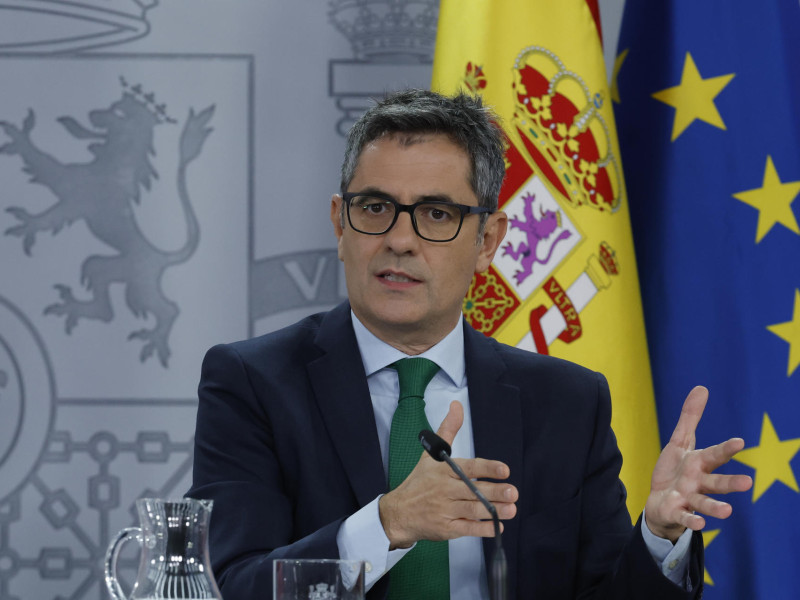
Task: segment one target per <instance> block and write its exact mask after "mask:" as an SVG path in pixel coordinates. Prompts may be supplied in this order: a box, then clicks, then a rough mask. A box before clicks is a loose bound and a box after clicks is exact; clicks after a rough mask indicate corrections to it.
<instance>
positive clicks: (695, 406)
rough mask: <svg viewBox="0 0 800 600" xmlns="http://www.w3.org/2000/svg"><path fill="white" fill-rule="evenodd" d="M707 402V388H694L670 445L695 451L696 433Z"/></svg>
mask: <svg viewBox="0 0 800 600" xmlns="http://www.w3.org/2000/svg"><path fill="white" fill-rule="evenodd" d="M707 401H708V390H707V389H706V388H704V387H703V386H701V385H698V386H696V387H694V388H692V391H691V392H689V395H688V396H686V400H684V402H683V408H682V409H681V416H680V418H679V419H678V424H677V425H676V426H675V431H673V432H672V438H670V443H672V444H676V445H677V446H679V447H681V448H688V449H690V450H693V449H694V439H695V438H694V433H695V431H696V430H697V424H698V423H699V422H700V417H702V416H703V410H704V409H705V407H706V402H707Z"/></svg>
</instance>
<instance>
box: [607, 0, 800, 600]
mask: <svg viewBox="0 0 800 600" xmlns="http://www.w3.org/2000/svg"><path fill="white" fill-rule="evenodd" d="M799 32H800V3H798V0H761V1H760V2H750V1H747V0H716V1H712V0H705V1H703V2H698V1H697V0H671V1H670V0H664V1H662V2H636V1H634V0H629V1H628V2H627V5H626V9H625V15H624V19H623V25H622V34H621V37H620V43H619V55H618V58H617V62H616V68H615V77H614V84H615V85H614V87H613V91H612V96H613V97H614V100H615V102H616V103H617V104H616V115H617V122H618V132H619V139H620V146H621V149H622V158H623V166H624V169H625V179H626V183H627V186H628V198H629V201H630V209H631V218H632V224H633V234H634V241H635V244H636V255H637V261H638V263H639V275H640V280H641V286H642V294H643V301H644V310H645V317H646V325H647V337H648V345H649V348H650V357H651V364H652V368H653V377H654V385H655V393H656V404H657V409H658V416H659V426H660V430H661V438H662V441H666V440H667V439H668V437H669V435H670V434H671V432H672V429H673V427H674V426H675V423H676V422H677V420H678V415H679V411H680V407H681V404H682V402H683V399H684V397H685V396H686V394H687V392H688V391H689V390H690V389H691V388H692V386H694V385H696V384H703V385H706V386H707V387H708V388H709V389H710V392H711V397H710V400H709V405H708V408H707V409H706V413H705V416H704V418H703V420H702V421H701V423H700V426H699V429H698V438H697V444H698V446H706V445H710V444H714V443H717V442H720V441H722V440H724V439H727V438H729V437H733V436H740V437H743V438H744V439H745V443H746V448H745V450H744V451H742V452H741V453H740V454H739V455H737V457H736V461H732V462H731V463H730V464H729V465H727V466H725V467H723V468H722V469H721V470H722V472H728V473H732V472H745V473H750V474H752V475H753V477H754V480H755V481H754V486H753V489H752V490H751V491H750V492H747V493H745V494H736V495H734V496H733V497H729V498H726V500H728V501H730V502H731V503H732V505H733V515H732V516H731V517H730V518H729V519H727V520H724V521H717V520H713V519H709V520H708V524H707V527H706V531H705V533H704V537H705V542H706V593H705V596H704V597H706V598H711V599H724V600H731V599H741V600H754V599H767V598H769V599H770V600H778V599H789V598H792V599H796V598H798V597H800V558H798V557H800V489H799V488H798V479H797V478H798V475H800V455H799V454H798V450H800V227H799V226H798V221H800V199H798V197H799V196H800V33H799ZM737 461H738V462H737Z"/></svg>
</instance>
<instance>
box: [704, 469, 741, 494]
mask: <svg viewBox="0 0 800 600" xmlns="http://www.w3.org/2000/svg"><path fill="white" fill-rule="evenodd" d="M752 486H753V479H752V478H751V477H750V476H749V475H720V474H718V473H712V474H710V475H706V476H705V477H704V478H703V483H702V485H701V486H700V489H701V491H702V492H703V493H705V494H730V493H732V492H746V491H747V490H749V489H750V488H751V487H752Z"/></svg>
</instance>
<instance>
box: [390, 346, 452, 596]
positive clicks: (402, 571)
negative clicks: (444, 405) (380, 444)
mask: <svg viewBox="0 0 800 600" xmlns="http://www.w3.org/2000/svg"><path fill="white" fill-rule="evenodd" d="M391 366H392V367H393V368H395V369H397V375H398V377H399V378H400V400H399V401H398V403H397V409H396V410H395V411H394V416H393V417H392V430H391V434H390V435H389V489H390V490H393V489H394V488H396V487H397V486H398V485H400V484H401V483H402V482H403V481H404V480H405V478H406V477H408V475H409V473H411V471H412V470H413V469H414V467H415V466H416V465H417V463H418V462H419V457H420V455H421V454H422V445H421V444H420V443H419V432H420V431H422V430H423V429H430V428H431V426H430V424H429V423H428V419H427V417H425V401H424V400H423V399H422V398H423V396H424V395H425V388H426V387H428V383H430V381H431V379H433V376H434V375H436V372H437V371H438V370H439V367H438V366H437V365H436V363H434V362H431V361H430V360H428V359H427V358H404V359H403V360H399V361H397V362H396V363H394V364H393V365H391ZM422 598H424V599H425V600H449V598H450V560H449V557H448V553H447V542H446V541H444V542H430V541H428V540H421V541H419V542H417V545H416V546H414V548H413V550H411V551H410V552H409V553H408V554H406V555H405V556H404V557H403V558H402V559H401V560H400V562H398V563H397V564H396V565H395V566H394V567H392V570H391V572H390V574H389V600H420V599H422Z"/></svg>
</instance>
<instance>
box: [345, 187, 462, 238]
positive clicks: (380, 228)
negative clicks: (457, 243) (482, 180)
mask: <svg viewBox="0 0 800 600" xmlns="http://www.w3.org/2000/svg"><path fill="white" fill-rule="evenodd" d="M396 210H397V209H396V208H395V205H394V204H393V203H391V202H389V201H388V200H385V199H383V198H373V197H371V196H355V197H354V198H353V199H352V200H351V201H350V220H351V222H352V225H353V227H354V228H355V229H358V230H359V231H363V232H364V233H373V234H381V233H386V232H387V231H388V230H389V228H390V227H391V226H392V223H393V222H394V219H395V213H396ZM461 218H462V217H461V211H460V210H459V208H458V207H457V206H450V205H448V204H442V203H438V202H429V203H428V202H421V203H419V204H417V205H416V206H415V207H414V213H413V219H414V221H415V223H416V225H417V231H418V232H419V234H420V235H421V236H422V237H424V238H427V239H430V240H449V239H451V238H452V237H454V236H455V235H456V234H457V233H458V228H459V226H460V225H461Z"/></svg>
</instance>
